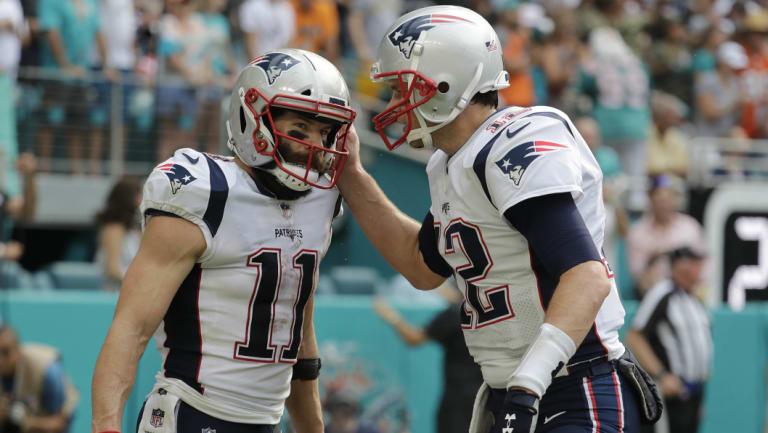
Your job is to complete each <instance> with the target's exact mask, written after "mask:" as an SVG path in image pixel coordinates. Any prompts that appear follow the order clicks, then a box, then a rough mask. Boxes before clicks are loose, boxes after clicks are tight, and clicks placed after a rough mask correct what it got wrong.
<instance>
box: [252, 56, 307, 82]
mask: <svg viewBox="0 0 768 433" xmlns="http://www.w3.org/2000/svg"><path fill="white" fill-rule="evenodd" d="M299 63H300V62H299V60H298V59H296V58H294V57H291V56H289V55H288V54H283V53H267V54H264V55H263V56H259V57H257V58H256V59H254V60H253V62H251V64H252V65H255V66H258V67H260V68H261V69H263V70H264V73H265V74H267V81H268V82H269V84H270V85H272V84H273V83H274V82H275V80H276V79H277V77H279V76H280V75H281V74H282V73H283V72H284V71H287V70H289V69H291V68H292V67H294V66H295V65H298V64H299Z"/></svg>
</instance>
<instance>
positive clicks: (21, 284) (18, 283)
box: [0, 261, 54, 290]
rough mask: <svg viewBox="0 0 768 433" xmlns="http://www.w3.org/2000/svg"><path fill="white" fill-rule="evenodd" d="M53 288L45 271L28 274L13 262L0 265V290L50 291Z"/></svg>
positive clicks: (48, 274) (49, 275)
mask: <svg viewBox="0 0 768 433" xmlns="http://www.w3.org/2000/svg"><path fill="white" fill-rule="evenodd" d="M53 288H54V284H53V279H52V278H51V274H50V273H48V272H47V271H46V270H41V271H37V272H29V271H28V270H26V269H24V268H22V267H21V265H19V263H18V262H14V261H3V262H2V263H1V264H0V289H25V290H50V289H53Z"/></svg>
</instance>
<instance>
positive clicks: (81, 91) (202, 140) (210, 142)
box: [17, 68, 429, 177]
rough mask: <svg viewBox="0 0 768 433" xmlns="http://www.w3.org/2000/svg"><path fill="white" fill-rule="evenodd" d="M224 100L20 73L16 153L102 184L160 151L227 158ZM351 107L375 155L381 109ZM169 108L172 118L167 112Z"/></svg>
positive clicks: (134, 80) (148, 162)
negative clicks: (375, 118) (195, 152)
mask: <svg viewBox="0 0 768 433" xmlns="http://www.w3.org/2000/svg"><path fill="white" fill-rule="evenodd" d="M229 94H230V91H229V89H225V88H222V87H208V88H193V87H183V86H180V85H179V83H178V82H164V81H162V80H161V81H157V82H153V83H150V82H147V81H146V80H143V79H141V78H139V77H136V76H124V77H121V79H120V82H118V83H111V82H109V81H107V80H106V79H105V78H104V76H103V75H102V74H101V73H99V72H88V73H87V74H86V75H84V76H83V77H81V78H79V79H77V80H73V79H66V78H63V76H62V73H61V71H58V70H51V69H45V68H22V69H20V70H19V73H18V86H17V106H18V109H17V124H18V141H19V148H20V149H21V150H22V151H31V152H33V153H35V154H36V155H37V156H38V159H39V161H40V166H41V168H42V170H43V171H45V172H49V173H61V174H64V173H73V172H74V173H89V174H94V175H102V176H105V175H106V176H109V177H119V176H121V175H124V174H133V175H146V174H147V173H148V172H149V171H150V170H151V169H152V167H154V166H155V165H156V164H157V163H158V162H160V161H162V160H163V159H165V158H167V157H168V156H170V152H169V151H168V149H170V150H173V149H175V148H180V147H193V148H198V149H200V150H204V151H209V152H214V153H224V154H228V153H229V151H228V149H227V148H226V132H225V128H224V126H223V125H224V120H225V119H226V114H227V112H228V108H229ZM353 102H354V104H355V108H356V109H357V111H358V114H359V115H358V120H357V121H356V126H357V131H358V134H359V136H360V141H361V143H363V144H364V145H365V146H371V147H373V148H381V149H383V148H384V146H383V144H381V139H380V138H379V137H378V134H377V133H376V132H374V131H373V130H372V128H371V126H372V125H371V118H372V115H373V114H375V113H378V112H380V111H381V110H383V108H384V106H385V105H386V103H385V102H383V101H381V100H379V99H377V98H375V97H371V96H367V95H364V94H358V93H355V94H354V95H353ZM169 106H171V107H173V108H174V110H173V111H172V112H167V109H168V108H169ZM403 147H404V148H405V147H407V146H403ZM397 154H398V156H402V157H405V158H409V159H413V160H417V161H421V162H426V160H427V159H428V157H429V152H425V151H418V150H414V149H406V150H404V151H400V150H398V152H397Z"/></svg>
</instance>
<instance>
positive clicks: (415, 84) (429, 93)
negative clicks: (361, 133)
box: [373, 70, 437, 150]
mask: <svg viewBox="0 0 768 433" xmlns="http://www.w3.org/2000/svg"><path fill="white" fill-rule="evenodd" d="M373 78H374V79H395V78H396V79H397V82H398V86H399V88H400V94H401V95H403V98H402V99H401V100H400V101H398V102H397V103H396V104H394V105H392V106H391V107H389V108H387V109H386V110H384V111H382V112H381V113H379V114H378V115H376V116H375V117H374V118H373V123H374V126H375V127H376V131H378V133H379V135H380V136H381V139H382V140H383V141H384V144H385V145H386V146H387V149H389V150H394V149H395V148H397V147H398V146H400V145H401V144H403V142H405V140H406V139H407V138H408V134H409V133H410V132H411V129H413V113H412V112H413V109H414V108H416V107H418V106H419V105H422V104H424V103H425V102H427V101H429V100H430V99H432V97H433V96H435V93H436V92H437V85H436V84H435V82H434V81H432V80H430V79H429V78H427V77H425V76H423V75H421V74H420V73H419V72H417V71H408V70H402V71H395V72H385V73H382V74H376V75H374V76H373ZM409 78H410V82H411V85H410V86H408V81H409ZM407 86H408V87H407ZM402 116H405V117H406V118H405V119H404V120H403V121H401V122H402V123H404V124H405V129H404V130H403V133H402V135H401V136H400V137H399V138H397V139H396V140H395V141H394V142H393V141H391V140H390V139H389V137H388V136H387V134H386V133H385V132H384V130H385V129H386V128H387V127H388V126H390V125H392V124H394V123H397V122H398V119H399V118H400V117H402Z"/></svg>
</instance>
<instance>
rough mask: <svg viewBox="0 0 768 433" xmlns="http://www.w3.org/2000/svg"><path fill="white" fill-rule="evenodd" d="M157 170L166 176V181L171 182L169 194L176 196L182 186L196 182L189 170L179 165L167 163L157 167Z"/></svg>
mask: <svg viewBox="0 0 768 433" xmlns="http://www.w3.org/2000/svg"><path fill="white" fill-rule="evenodd" d="M157 168H158V170H160V171H162V172H163V173H165V175H166V176H168V181H169V182H171V192H172V193H173V194H176V192H178V191H179V189H181V187H182V186H184V185H189V184H190V183H192V182H194V181H195V180H197V178H196V177H195V176H192V174H190V173H189V170H187V169H186V168H184V167H183V166H181V165H179V164H173V163H170V162H169V163H168V164H163V165H159V166H157Z"/></svg>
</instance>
